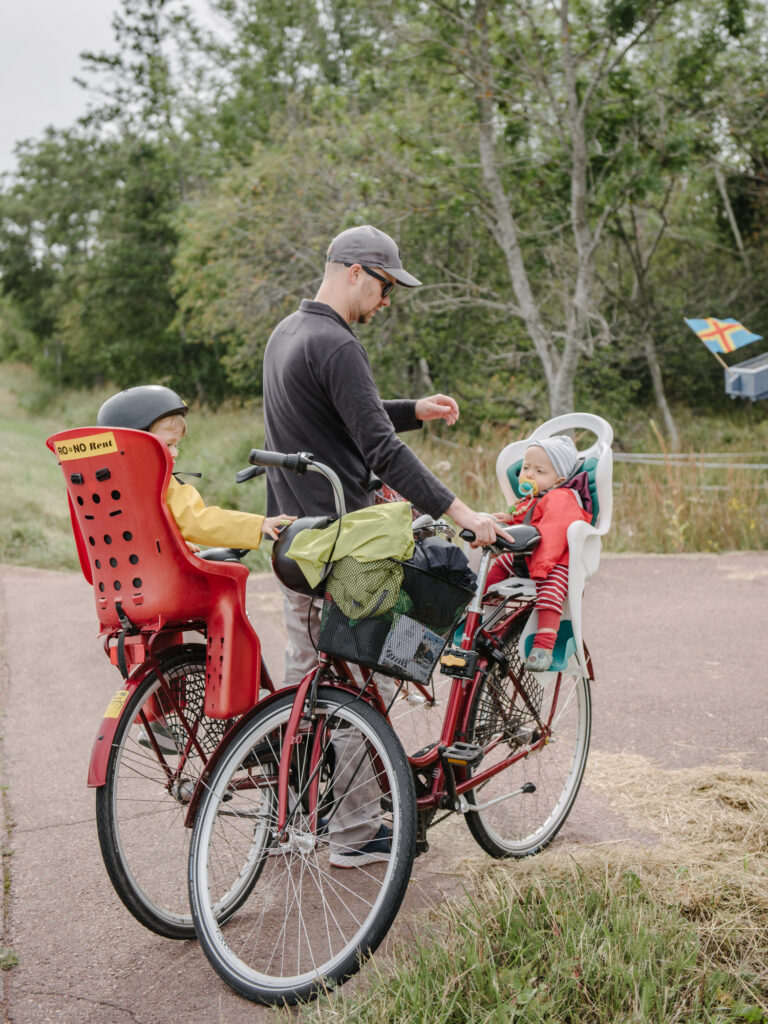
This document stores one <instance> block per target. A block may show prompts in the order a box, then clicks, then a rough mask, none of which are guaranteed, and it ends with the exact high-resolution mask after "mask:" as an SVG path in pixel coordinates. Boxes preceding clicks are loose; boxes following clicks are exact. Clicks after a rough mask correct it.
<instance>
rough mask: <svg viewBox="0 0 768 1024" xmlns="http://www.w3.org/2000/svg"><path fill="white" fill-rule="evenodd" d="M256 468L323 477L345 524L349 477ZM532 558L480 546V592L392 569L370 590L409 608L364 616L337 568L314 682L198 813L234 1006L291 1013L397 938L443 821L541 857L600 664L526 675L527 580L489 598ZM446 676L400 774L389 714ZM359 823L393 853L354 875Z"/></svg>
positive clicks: (233, 746) (503, 853)
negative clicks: (353, 841) (349, 866)
mask: <svg viewBox="0 0 768 1024" xmlns="http://www.w3.org/2000/svg"><path fill="white" fill-rule="evenodd" d="M251 462H252V463H253V464H258V465H271V466H281V467H283V468H286V469H291V470H293V471H294V472H307V471H309V472H319V473H322V474H323V475H325V476H326V477H327V478H328V479H329V481H330V482H331V484H332V486H333V487H334V490H335V493H336V496H337V508H338V510H339V512H340V513H341V512H343V504H342V499H341V489H340V485H339V484H338V478H336V476H335V474H334V473H333V471H332V470H330V469H329V468H328V467H326V466H323V465H322V464H320V463H317V462H315V461H314V460H313V459H312V457H311V456H307V455H305V454H299V455H290V456H286V455H282V454H278V453H274V452H263V451H258V450H254V451H253V452H252V453H251ZM421 525H422V526H423V521H422V523H421ZM468 539H474V538H473V537H472V535H469V536H468ZM537 541H538V533H537V531H536V530H534V529H533V528H531V527H512V528H511V529H510V540H509V542H506V541H503V540H499V541H498V543H497V544H494V545H493V546H492V547H490V548H486V549H484V551H483V554H482V557H481V560H480V564H479V567H478V571H477V585H476V587H475V589H474V592H472V591H467V590H464V588H462V587H457V586H455V585H454V584H452V583H449V582H447V581H446V580H445V579H443V578H441V577H439V576H435V575H432V574H430V573H429V572H425V571H424V570H418V569H417V570H412V569H411V568H409V567H408V566H407V563H406V564H404V565H403V564H400V563H397V564H396V566H394V567H393V566H392V565H383V566H381V567H380V571H381V576H380V579H379V582H378V583H377V587H379V588H380V592H381V593H383V592H384V591H385V590H386V592H387V594H388V595H394V594H395V592H396V597H395V598H394V599H393V600H391V599H390V597H389V596H388V597H387V599H386V600H385V601H383V600H382V599H381V598H379V599H378V600H377V602H374V604H375V605H376V607H375V610H374V611H373V613H371V612H370V611H368V612H366V613H365V614H361V615H360V616H359V617H357V618H355V617H354V616H351V615H350V614H349V608H345V607H343V599H342V598H341V597H340V594H343V593H352V594H354V593H355V579H354V578H351V579H350V578H343V579H342V580H341V581H339V580H338V578H336V584H340V585H334V574H336V576H338V574H339V573H342V575H343V574H344V573H346V572H347V570H348V569H349V566H348V565H347V566H345V568H344V570H342V568H341V566H342V563H341V562H339V563H336V564H334V567H333V569H332V571H331V575H330V576H329V577H328V578H327V579H326V581H325V602H324V611H323V620H322V627H321V633H320V641H319V644H318V646H319V649H320V652H321V653H320V654H319V659H318V665H317V669H316V670H315V671H313V672H311V673H309V674H308V675H307V676H306V677H305V678H304V679H303V680H302V682H301V684H300V685H299V686H298V687H294V688H291V689H288V690H284V691H281V692H279V693H276V694H274V695H273V696H271V697H267V698H266V699H265V700H264V701H262V702H261V703H260V704H259V705H258V706H257V707H256V708H255V709H254V710H253V711H251V712H249V713H248V714H246V715H245V716H244V717H243V718H242V719H241V720H240V722H239V723H237V724H236V725H235V726H234V727H233V728H232V730H231V731H230V733H229V734H228V736H227V738H226V740H225V742H224V743H222V745H221V746H220V747H219V748H218V749H217V750H216V752H215V754H214V756H213V757H212V758H211V760H210V761H209V762H208V765H207V767H206V769H205V771H204V773H203V777H202V780H201V783H200V785H199V786H198V788H197V790H196V794H195V798H194V800H193V803H195V806H194V831H193V836H192V842H191V846H190V860H189V888H190V902H191V909H192V915H193V918H194V921H195V926H196V929H197V933H198V937H199V939H200V942H201V945H202V947H203V949H204V951H205V954H206V956H207V957H208V959H209V961H210V962H211V963H212V965H213V967H214V968H215V970H216V971H217V972H218V973H219V975H220V976H221V977H222V978H223V979H224V980H225V981H226V982H227V983H228V984H229V985H230V986H231V987H232V988H233V989H235V991H237V992H238V993H240V994H241V995H243V996H245V997H247V998H249V999H253V1000H255V1001H259V1002H264V1003H295V1002H298V1001H300V1000H305V999H309V998H312V997H313V996H315V995H316V994H317V993H318V992H319V991H320V990H322V989H327V988H330V987H333V986H335V985H337V984H339V983H341V982H343V981H344V980H345V979H346V978H348V977H349V976H350V975H351V974H353V973H354V972H355V971H356V970H357V969H358V968H359V966H360V964H361V963H362V962H363V961H364V959H365V958H366V957H367V956H369V955H370V954H371V953H372V952H373V951H374V950H375V949H376V948H377V946H378V945H379V943H380V942H381V941H382V939H383V938H384V936H385V935H386V933H387V931H388V930H389V928H390V926H391V924H392V922H393V921H394V918H395V916H396V914H397V912H398V909H399V907H400V904H401V902H402V899H403V896H404V894H405V890H406V886H407V883H408V880H409V877H410V873H411V868H412V864H413V859H414V857H415V855H416V854H417V853H421V852H424V851H426V849H427V846H428V844H427V831H428V829H429V828H430V827H431V826H432V825H434V824H436V822H437V821H438V820H441V819H442V817H443V816H444V815H446V814H461V815H463V816H464V818H465V820H466V822H467V825H468V827H469V829H470V831H471V833H472V835H473V836H474V838H475V839H476V840H477V842H478V843H479V844H480V845H481V846H482V847H483V849H484V850H486V851H487V852H488V853H489V854H490V855H491V856H493V857H524V856H528V855H529V854H532V853H535V852H537V851H538V850H540V849H541V848H542V847H544V846H546V845H547V844H548V843H550V842H551V841H552V839H553V838H554V837H555V835H556V834H557V832H558V831H559V829H560V828H561V827H562V825H563V823H564V822H565V820H566V818H567V816H568V814H569V812H570V809H571V807H572V805H573V802H574V800H575V798H576V795H577V793H578V790H579V786H580V784H581V780H582V776H583V774H584V769H585V765H586V760H587V753H588V749H589V739H590V727H591V703H590V679H591V678H592V666H591V661H590V660H589V657H588V655H587V657H586V664H587V673H586V674H584V673H583V672H578V671H577V672H576V673H574V674H571V672H570V671H565V670H562V671H554V672H551V673H547V674H546V675H541V674H539V675H535V674H532V673H529V672H526V671H525V670H524V668H523V657H522V656H521V650H520V648H521V639H522V637H523V633H524V628H525V626H526V624H527V622H528V619H529V616H530V614H531V611H532V601H533V598H534V597H535V590H534V589H533V586H532V584H531V581H528V580H519V579H512V580H509V581H507V582H505V583H504V584H499V585H497V586H496V587H495V588H493V593H489V594H485V593H484V591H485V582H486V577H487V573H488V569H489V566H490V563H491V560H492V559H493V557H494V556H495V555H496V554H498V553H501V552H502V551H515V552H518V553H520V554H525V553H527V552H529V551H531V550H532V549H533V546H535V544H536V543H537ZM276 548H277V550H278V555H279V542H278V545H276ZM388 574H389V575H388ZM382 580H384V581H385V582H383V583H382V582H381V581H382ZM387 581H388V582H387ZM385 604H386V605H387V607H386V608H384V605H385ZM465 609H466V614H465ZM460 620H461V625H459V622H460ZM457 627H458V628H457ZM446 645H447V646H446ZM438 661H439V663H440V667H441V670H442V673H443V674H444V675H447V676H448V678H449V687H450V691H449V694H448V698H447V703H446V706H445V710H444V712H443V715H442V722H441V725H440V727H439V733H438V734H437V735H435V736H433V737H432V738H431V739H430V740H429V741H428V742H427V743H426V744H425V745H423V746H422V747H421V748H420V749H419V750H416V751H414V752H413V753H412V754H411V756H410V757H406V754H405V751H404V749H403V746H402V744H401V742H400V740H399V739H398V736H397V734H396V733H395V731H394V729H393V728H392V726H391V724H390V722H389V721H388V719H387V715H388V714H392V713H393V711H394V708H395V701H396V700H398V698H400V699H401V700H404V701H405V702H406V703H407V705H408V706H410V707H415V706H417V705H420V706H422V707H427V708H428V707H434V706H435V694H434V689H433V684H432V683H431V682H430V677H431V674H432V671H433V669H434V668H435V667H436V665H437V663H438ZM563 668H565V666H563ZM569 669H570V666H569ZM392 678H394V680H395V682H394V689H395V696H394V697H391V698H390V697H387V696H386V695H385V693H384V692H383V691H384V690H385V689H386V688H387V685H392V684H390V683H389V680H390V679H392ZM198 798H199V805H197V804H196V800H197V799H198ZM361 808H362V811H363V812H364V815H365V816H366V817H367V818H368V819H369V820H373V821H374V822H375V823H376V824H377V825H378V826H379V833H378V834H379V835H380V836H381V837H382V838H383V839H386V842H387V843H388V845H389V847H390V852H389V856H388V857H387V858H386V859H384V860H381V859H379V860H376V859H375V858H374V860H373V861H372V862H371V863H369V864H366V863H362V864H360V865H359V866H356V867H355V868H354V870H351V871H343V870H340V869H341V868H342V867H343V865H344V860H343V858H344V857H345V855H347V854H348V853H349V852H350V851H349V850H347V849H345V848H344V846H343V845H342V840H340V839H339V838H338V837H339V836H344V835H345V834H347V833H346V832H345V823H346V821H347V820H348V819H350V818H355V820H358V821H359V820H360V812H361ZM191 810H192V808H191ZM191 816H192V815H190V817H191ZM382 830H383V831H382ZM254 865H258V866H259V872H258V877H257V881H256V883H255V884H254V886H253V888H252V892H250V893H249V896H248V897H247V898H246V899H245V900H244V901H242V905H241V906H240V907H239V909H238V913H237V914H236V915H234V916H233V917H232V919H231V920H230V921H229V922H228V923H227V924H226V925H225V924H224V923H223V922H222V921H221V920H220V914H219V908H220V906H221V901H222V899H225V898H226V896H227V894H228V893H230V892H232V890H233V887H236V885H237V879H238V878H240V877H242V876H243V875H246V876H248V877H252V876H253V874H254Z"/></svg>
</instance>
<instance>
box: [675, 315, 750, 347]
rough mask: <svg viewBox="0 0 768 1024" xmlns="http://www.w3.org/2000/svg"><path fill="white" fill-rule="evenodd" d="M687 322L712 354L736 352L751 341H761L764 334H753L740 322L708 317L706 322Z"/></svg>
mask: <svg viewBox="0 0 768 1024" xmlns="http://www.w3.org/2000/svg"><path fill="white" fill-rule="evenodd" d="M685 322H686V323H687V324H688V326H689V327H690V328H691V330H692V331H693V332H694V334H698V336H699V337H700V338H701V340H702V341H703V342H704V344H705V345H706V346H707V348H708V349H709V351H710V352H714V353H715V355H717V354H718V353H719V352H734V351H735V350H736V349H737V348H741V346H742V345H748V344H749V343H750V341H760V339H761V338H762V334H753V333H752V332H751V331H748V330H747V328H746V327H744V325H743V324H740V323H739V321H738V320H716V319H715V318H714V317H713V316H708V317H706V318H705V319H704V320H688V319H687V318H686V320H685Z"/></svg>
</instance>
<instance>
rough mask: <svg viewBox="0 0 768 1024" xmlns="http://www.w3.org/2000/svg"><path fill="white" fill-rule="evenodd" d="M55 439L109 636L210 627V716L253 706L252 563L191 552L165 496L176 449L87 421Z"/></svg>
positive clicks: (80, 547) (85, 564)
mask: <svg viewBox="0 0 768 1024" xmlns="http://www.w3.org/2000/svg"><path fill="white" fill-rule="evenodd" d="M46 443H47V445H48V447H49V448H50V449H51V451H52V452H54V454H55V455H56V456H57V457H58V459H59V464H60V466H61V468H62V471H63V473H64V478H65V481H66V485H67V494H68V497H69V510H70V515H71V518H72V531H73V533H74V535H75V541H76V543H77V551H78V555H79V557H80V565H81V567H82V570H83V575H84V576H85V578H86V579H87V580H88V582H89V583H91V584H92V585H93V593H94V599H95V601H96V614H97V616H98V619H99V624H100V626H101V633H100V635H102V636H113V635H116V634H119V633H121V632H123V631H124V630H125V631H127V632H131V631H138V632H141V633H142V634H151V633H154V632H156V631H158V630H160V629H166V628H168V627H177V628H178V629H180V630H183V629H195V628H200V627H203V628H204V630H205V633H206V636H207V667H206V689H205V714H206V715H209V716H210V717H212V718H231V717H234V716H235V715H241V714H244V713H245V712H246V711H248V710H249V709H250V708H252V707H253V706H254V704H255V703H256V701H257V698H258V692H259V685H260V667H261V645H260V643H259V638H258V636H257V635H256V633H255V632H254V629H253V627H252V626H251V623H250V622H249V621H248V617H247V616H246V613H245V581H246V579H247V577H248V570H247V568H246V567H245V566H244V565H238V564H235V563H229V562H227V563H224V562H206V561H203V560H202V559H200V558H196V557H195V556H194V555H193V554H192V553H191V552H190V550H189V549H188V548H187V546H186V544H185V542H184V540H183V538H182V536H181V532H180V530H179V528H178V526H177V525H176V523H175V522H174V519H173V516H172V515H171V513H170V511H169V509H168V506H167V504H166V502H165V493H166V490H167V487H168V481H169V480H170V477H171V471H172V468H173V463H172V460H171V457H170V453H169V451H168V448H167V446H166V445H165V444H163V443H162V441H160V440H159V438H157V437H155V436H154V435H153V434H148V433H145V432H144V431H141V430H127V429H119V428H110V429H104V428H103V427H79V428H77V429H75V430H65V431H62V432H61V433H58V434H54V435H53V436H52V437H49V438H48V440H47V442H46Z"/></svg>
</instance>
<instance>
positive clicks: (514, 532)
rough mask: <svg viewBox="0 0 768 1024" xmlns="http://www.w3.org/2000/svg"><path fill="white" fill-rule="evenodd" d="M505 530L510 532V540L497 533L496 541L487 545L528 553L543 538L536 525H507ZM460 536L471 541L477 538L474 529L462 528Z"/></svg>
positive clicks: (523, 553) (498, 548) (499, 549)
mask: <svg viewBox="0 0 768 1024" xmlns="http://www.w3.org/2000/svg"><path fill="white" fill-rule="evenodd" d="M504 532H505V533H508V534H509V540H505V539H504V538H503V537H499V536H498V535H497V537H496V539H495V541H494V542H493V543H492V544H488V545H487V547H489V548H491V550H494V549H495V550H497V551H512V552H515V553H517V554H522V555H528V554H530V553H531V551H533V549H534V548H535V547H537V545H538V544H539V541H540V540H541V534H540V533H539V531H538V530H537V529H536V527H535V526H529V525H527V524H524V523H517V524H515V525H514V526H507V527H505V529H504ZM459 536H460V537H461V539H462V540H466V541H469V542H470V543H471V542H472V541H473V540H474V539H475V534H474V532H473V531H472V530H462V531H461V533H460V534H459Z"/></svg>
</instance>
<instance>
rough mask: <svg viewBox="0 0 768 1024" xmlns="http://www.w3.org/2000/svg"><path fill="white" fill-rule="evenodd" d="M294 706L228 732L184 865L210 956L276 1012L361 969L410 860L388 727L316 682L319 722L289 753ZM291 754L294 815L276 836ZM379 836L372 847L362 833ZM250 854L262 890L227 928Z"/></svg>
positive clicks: (401, 756) (284, 701)
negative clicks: (277, 1006) (228, 902)
mask: <svg viewBox="0 0 768 1024" xmlns="http://www.w3.org/2000/svg"><path fill="white" fill-rule="evenodd" d="M293 700H294V695H293V694H292V693H289V694H284V695H281V696H280V697H278V698H277V699H276V700H274V701H272V702H271V703H270V704H269V705H268V706H267V707H265V708H263V709H262V711H261V712H258V713H257V714H256V715H255V716H254V718H253V719H252V720H251V721H250V722H249V724H248V726H247V727H245V728H244V729H243V730H242V731H241V732H240V733H239V734H237V733H236V734H235V735H234V736H233V737H232V739H231V741H230V743H229V749H228V750H227V751H226V752H225V753H224V754H223V756H222V758H221V760H220V761H219V763H218V765H217V766H216V768H215V769H214V771H213V773H212V775H211V778H210V780H209V784H208V787H207V790H206V793H205V795H204V797H203V799H202V801H201V803H200V807H199V808H198V813H197V817H196V820H195V827H194V830H193V835H192V845H191V850H190V860H189V891H190V905H191V908H192V914H193V917H194V920H195V925H196V927H197V932H198V937H199V939H200V944H201V946H202V947H203V950H204V952H205V954H206V956H207V957H208V959H209V961H210V962H211V964H212V965H213V967H214V968H215V970H216V971H217V972H218V974H219V975H220V976H221V977H222V978H223V979H224V980H225V981H226V982H227V983H228V984H229V985H230V986H231V987H232V988H233V989H234V990H235V991H236V992H238V993H239V994H240V995H242V996H245V997H246V998H248V999H252V1000H254V1001H256V1002H261V1003H267V1004H273V1003H296V1002H299V1001H302V1000H307V999H311V998H313V997H314V996H316V995H317V994H318V992H319V991H320V990H322V989H326V988H332V987H333V986H335V985H337V984H339V983H340V982H342V981H344V980H345V979H346V978H348V977H349V976H350V975H351V974H354V973H355V971H357V970H358V968H359V967H360V965H361V963H362V962H363V960H364V959H365V957H367V956H368V955H370V954H371V953H372V952H373V951H374V950H375V949H376V948H377V946H378V945H379V943H380V942H381V941H382V939H383V938H384V936H385V935H386V933H387V931H388V929H389V927H390V925H391V924H392V922H393V921H394V919H395V915H396V914H397V911H398V909H399V907H400V903H401V902H402V899H403V896H404V895H405V891H406V888H407V884H408V879H409V877H410V873H411V867H412V864H413V858H414V854H415V821H416V804H415V796H414V790H413V780H412V777H411V773H410V770H409V768H408V762H407V759H406V756H405V753H404V751H403V749H402V746H401V745H400V742H399V741H398V739H397V737H396V735H395V733H394V731H393V729H392V727H391V726H390V725H389V723H388V722H387V721H386V719H384V718H383V717H382V716H381V715H380V714H379V713H378V712H377V711H376V710H374V709H373V708H371V707H370V706H369V705H367V704H366V703H365V702H364V701H363V700H361V699H359V698H356V697H354V696H352V695H345V694H343V693H341V694H340V693H339V692H338V691H334V690H332V689H328V688H321V689H320V690H319V691H318V698H317V708H316V716H315V717H314V718H313V719H312V721H311V722H306V723H304V726H303V727H302V729H301V730H300V733H299V736H298V742H296V743H294V744H293V745H292V746H291V747H290V748H285V747H284V746H283V738H284V735H285V727H286V725H287V723H288V719H289V716H290V713H291V708H292V706H293ZM284 757H289V758H290V787H289V790H290V791H289V794H288V820H287V822H286V828H285V831H284V833H283V835H282V836H278V835H277V829H276V825H277V809H278V782H277V779H278V766H279V764H280V760H281V758H284ZM375 830H378V831H379V838H378V840H377V841H375V842H374V843H373V844H371V842H370V840H368V841H367V840H366V838H365V837H366V835H368V836H370V834H371V832H372V831H375ZM383 830H386V832H385V831H383ZM387 835H389V836H391V839H390V840H389V844H388V845H389V846H390V851H389V853H388V856H387V852H386V846H387V841H386V838H385V837H386V836H387ZM265 836H267V837H268V841H267V842H266V843H265V842H264V837H265ZM361 848H367V849H369V850H371V851H373V850H378V854H374V855H373V856H370V857H368V856H366V855H361V854H360V852H359V851H360V849H361ZM255 849H256V850H257V852H256V853H255V852H254V851H255ZM254 856H255V857H257V858H258V859H259V860H260V862H261V863H262V865H263V869H262V871H261V874H260V876H259V880H258V884H257V885H256V886H255V888H254V890H253V892H252V893H251V895H250V897H249V899H248V900H247V901H246V902H245V903H244V904H243V905H242V907H241V908H240V911H239V913H238V914H237V916H236V917H234V918H233V919H232V920H231V921H229V923H228V924H227V925H226V926H222V925H221V924H220V923H219V922H218V921H217V905H218V902H219V900H220V898H221V894H222V893H227V892H228V891H230V890H231V888H232V886H233V884H234V880H235V879H236V878H237V877H238V876H239V875H240V873H241V872H242V871H243V866H244V865H247V864H249V863H250V862H252V861H253V859H254ZM345 868H347V870H344V869H345ZM350 869H351V870H350Z"/></svg>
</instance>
